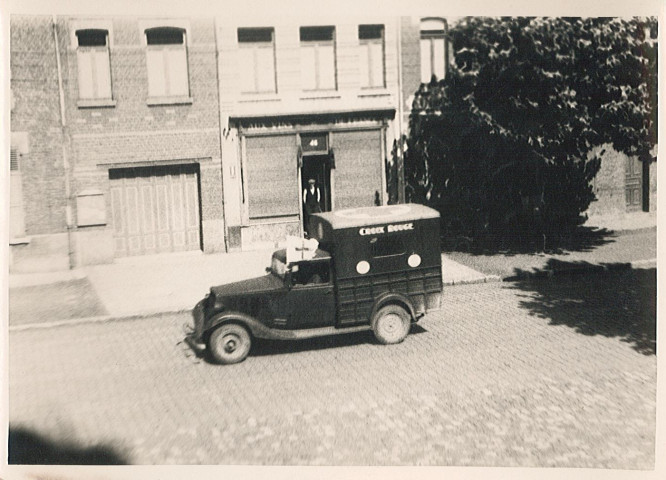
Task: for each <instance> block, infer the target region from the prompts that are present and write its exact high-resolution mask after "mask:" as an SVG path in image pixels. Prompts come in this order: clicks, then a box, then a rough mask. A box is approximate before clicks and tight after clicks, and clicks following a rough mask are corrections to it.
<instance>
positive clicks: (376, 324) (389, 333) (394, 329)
mask: <svg viewBox="0 0 666 480" xmlns="http://www.w3.org/2000/svg"><path fill="white" fill-rule="evenodd" d="M410 326H411V318H410V317H409V313H407V311H406V310H405V309H404V308H402V307H400V306H398V305H386V306H385V307H382V308H380V309H379V310H378V311H377V313H376V314H375V316H374V317H372V331H373V332H374V333H375V337H376V338H377V340H378V341H379V343H383V344H384V345H391V344H394V343H400V342H402V341H403V340H404V339H405V337H406V336H407V334H408V333H409V328H410Z"/></svg>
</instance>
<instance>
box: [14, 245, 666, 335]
mask: <svg viewBox="0 0 666 480" xmlns="http://www.w3.org/2000/svg"><path fill="white" fill-rule="evenodd" d="M656 265H657V259H656V258H652V259H648V260H636V261H633V262H628V263H612V264H608V265H604V264H587V265H581V266H577V267H571V268H562V269H550V270H539V271H536V272H520V273H519V274H517V275H515V274H514V275H508V276H506V277H500V276H498V275H486V276H483V277H479V278H474V279H471V280H457V281H456V280H448V281H445V282H443V285H444V286H456V285H473V284H479V283H497V282H507V281H517V280H530V279H536V278H551V277H553V276H555V275H564V274H568V275H573V274H579V273H608V272H618V271H626V270H631V269H634V268H650V267H656ZM190 312H192V307H187V308H171V309H168V310H147V311H144V312H139V313H132V314H125V315H102V316H97V317H83V318H72V319H67V320H56V321H53V322H42V323H28V324H25V325H10V326H9V332H23V331H29V330H42V329H47V328H56V327H67V326H73V325H86V324H93V323H109V322H119V321H120V322H123V321H131V320H140V319H145V318H151V317H159V316H162V315H175V314H181V313H190Z"/></svg>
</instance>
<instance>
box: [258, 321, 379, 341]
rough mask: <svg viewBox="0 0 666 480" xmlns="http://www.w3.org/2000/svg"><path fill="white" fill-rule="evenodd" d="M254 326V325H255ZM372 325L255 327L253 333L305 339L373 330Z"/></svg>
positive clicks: (279, 338)
mask: <svg viewBox="0 0 666 480" xmlns="http://www.w3.org/2000/svg"><path fill="white" fill-rule="evenodd" d="M253 326H254V325H253ZM371 329H372V327H370V325H358V326H356V327H344V328H336V327H321V328H307V329H303V330H280V329H277V328H269V327H263V328H258V329H256V330H255V329H253V332H252V333H253V334H254V336H255V337H257V338H264V339H268V340H305V339H307V338H316V337H327V336H330V335H342V334H345V333H356V332H365V331H368V330H371Z"/></svg>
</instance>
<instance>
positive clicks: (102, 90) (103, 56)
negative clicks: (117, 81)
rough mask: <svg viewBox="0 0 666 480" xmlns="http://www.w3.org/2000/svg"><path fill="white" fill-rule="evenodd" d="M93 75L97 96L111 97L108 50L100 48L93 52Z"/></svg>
mask: <svg viewBox="0 0 666 480" xmlns="http://www.w3.org/2000/svg"><path fill="white" fill-rule="evenodd" d="M93 55H94V59H95V76H96V80H97V98H111V72H110V71H109V51H108V50H106V49H100V50H97V51H95V52H93Z"/></svg>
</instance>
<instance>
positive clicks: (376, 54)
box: [368, 41, 384, 87]
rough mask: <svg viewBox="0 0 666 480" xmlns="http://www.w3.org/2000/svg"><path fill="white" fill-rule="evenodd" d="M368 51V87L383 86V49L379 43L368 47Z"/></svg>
mask: <svg viewBox="0 0 666 480" xmlns="http://www.w3.org/2000/svg"><path fill="white" fill-rule="evenodd" d="M368 48H369V49H370V52H369V54H370V78H371V80H370V86H372V87H383V86H384V48H383V46H382V44H381V42H380V41H379V42H373V43H371V44H370V45H368Z"/></svg>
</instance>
